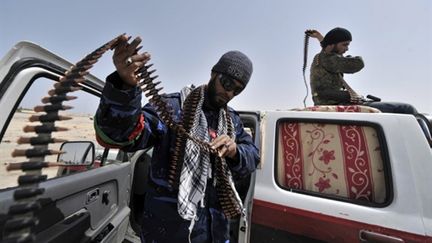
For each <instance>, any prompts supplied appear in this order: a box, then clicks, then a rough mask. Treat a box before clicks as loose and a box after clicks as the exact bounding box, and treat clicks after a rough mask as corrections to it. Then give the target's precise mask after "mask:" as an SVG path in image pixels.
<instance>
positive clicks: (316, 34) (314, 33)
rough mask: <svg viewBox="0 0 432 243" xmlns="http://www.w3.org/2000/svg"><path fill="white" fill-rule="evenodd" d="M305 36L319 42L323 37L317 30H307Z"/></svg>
mask: <svg viewBox="0 0 432 243" xmlns="http://www.w3.org/2000/svg"><path fill="white" fill-rule="evenodd" d="M305 34H306V35H308V36H310V37H312V38H315V39H317V40H318V41H319V42H321V41H322V40H323V39H324V36H323V35H322V34H321V33H320V32H319V31H318V30H313V29H308V30H306V31H305Z"/></svg>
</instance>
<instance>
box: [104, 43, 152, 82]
mask: <svg viewBox="0 0 432 243" xmlns="http://www.w3.org/2000/svg"><path fill="white" fill-rule="evenodd" d="M129 39H130V37H127V36H126V35H123V36H122V37H121V38H120V43H119V44H118V45H117V47H116V48H115V50H114V54H113V63H114V65H115V67H116V69H117V72H118V74H119V76H120V78H121V79H122V80H123V82H124V85H123V87H124V88H125V89H127V88H131V87H135V86H136V85H137V83H138V81H139V77H137V74H138V71H139V70H140V69H141V68H142V67H143V66H144V65H145V64H146V63H147V61H148V60H150V54H149V53H147V52H144V53H142V54H139V53H138V51H139V50H140V49H141V47H142V46H140V47H138V45H139V44H140V43H141V38H140V37H136V38H135V39H134V40H133V41H132V42H131V43H130V44H129Z"/></svg>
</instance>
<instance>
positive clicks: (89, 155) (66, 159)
mask: <svg viewBox="0 0 432 243" xmlns="http://www.w3.org/2000/svg"><path fill="white" fill-rule="evenodd" d="M60 150H61V151H63V152H64V153H63V154H59V156H58V157H57V162H59V163H63V164H69V165H86V166H90V165H92V164H93V161H94V154H95V146H94V144H93V143H92V142H90V141H72V142H64V143H63V144H62V145H61V146H60Z"/></svg>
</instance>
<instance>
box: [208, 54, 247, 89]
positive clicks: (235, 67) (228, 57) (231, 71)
mask: <svg viewBox="0 0 432 243" xmlns="http://www.w3.org/2000/svg"><path fill="white" fill-rule="evenodd" d="M252 70H253V68H252V62H251V60H250V59H249V58H248V57H247V56H246V55H245V54H243V53H241V52H239V51H229V52H227V53H225V54H223V55H222V57H221V58H220V59H219V61H218V62H217V63H216V64H215V65H214V66H213V68H212V71H213V72H217V73H221V74H224V75H227V76H229V77H231V78H233V79H237V80H239V81H241V82H242V83H243V84H244V85H246V84H247V83H248V82H249V79H250V77H251V75H252Z"/></svg>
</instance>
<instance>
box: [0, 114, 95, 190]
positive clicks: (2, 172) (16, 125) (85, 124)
mask: <svg viewBox="0 0 432 243" xmlns="http://www.w3.org/2000/svg"><path fill="white" fill-rule="evenodd" d="M31 115H32V112H17V113H15V115H14V117H13V118H12V121H11V122H10V124H9V126H8V128H7V130H6V133H5V135H4V137H3V139H2V141H1V143H0V189H4V188H6V187H11V186H16V185H17V178H18V176H19V175H21V174H23V172H22V171H6V166H7V164H8V163H13V162H24V161H28V159H27V158H26V157H15V158H13V157H12V156H11V153H12V151H13V150H14V149H28V148H32V146H31V145H29V144H25V145H19V144H17V140H18V138H19V137H20V136H23V137H34V136H36V133H24V132H23V127H24V126H26V125H40V123H39V122H29V121H28V118H29V117H30V116H31ZM62 115H67V116H71V117H73V118H72V120H67V121H62V122H56V123H55V124H56V126H61V127H66V128H68V129H69V130H68V131H64V132H54V133H53V134H52V137H54V138H62V139H67V140H69V141H82V140H86V141H93V142H95V135H94V128H93V116H92V115H88V114H86V115H84V114H68V113H62ZM60 145H61V144H50V145H49V146H48V148H49V149H56V150H58V149H59V148H60ZM95 146H97V143H96V142H95ZM56 159H57V156H46V157H45V161H48V162H56ZM57 170H58V168H57V167H51V168H45V169H43V172H42V174H46V175H48V178H52V177H54V176H56V173H57Z"/></svg>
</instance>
